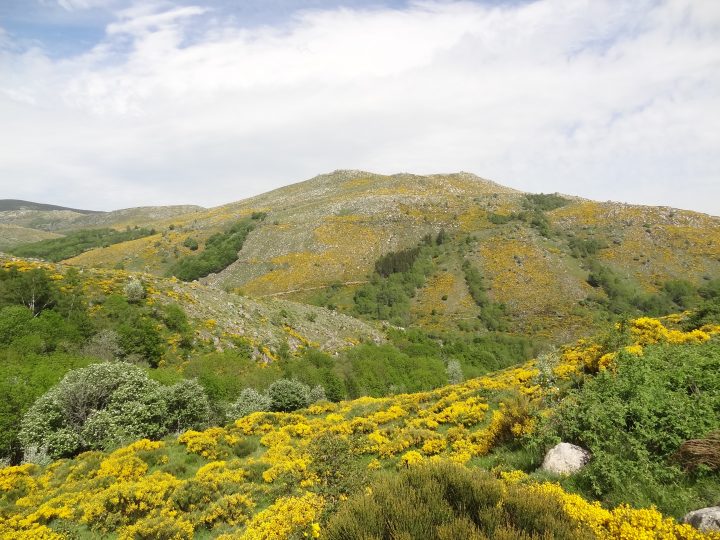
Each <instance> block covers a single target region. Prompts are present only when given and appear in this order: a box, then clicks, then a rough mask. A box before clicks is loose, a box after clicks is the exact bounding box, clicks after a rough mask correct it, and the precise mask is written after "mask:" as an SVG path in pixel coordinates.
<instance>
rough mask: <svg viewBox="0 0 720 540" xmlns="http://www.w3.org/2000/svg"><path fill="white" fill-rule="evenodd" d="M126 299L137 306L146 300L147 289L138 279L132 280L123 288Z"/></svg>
mask: <svg viewBox="0 0 720 540" xmlns="http://www.w3.org/2000/svg"><path fill="white" fill-rule="evenodd" d="M123 292H124V293H125V298H127V301H128V302H130V303H131V304H136V303H138V302H140V300H142V299H143V298H145V287H144V286H143V284H142V281H140V280H139V279H138V278H131V279H130V281H128V282H127V283H126V284H125V287H124V288H123Z"/></svg>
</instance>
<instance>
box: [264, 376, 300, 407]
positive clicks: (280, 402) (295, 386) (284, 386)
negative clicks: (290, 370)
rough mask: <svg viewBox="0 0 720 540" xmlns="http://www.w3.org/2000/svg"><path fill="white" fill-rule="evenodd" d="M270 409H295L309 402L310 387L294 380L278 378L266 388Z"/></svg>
mask: <svg viewBox="0 0 720 540" xmlns="http://www.w3.org/2000/svg"><path fill="white" fill-rule="evenodd" d="M267 396H268V397H269V398H270V409H271V410H273V411H285V412H287V411H296V410H297V409H302V408H304V407H307V406H308V405H309V404H310V387H309V386H308V385H306V384H303V383H301V382H300V381H296V380H289V379H279V380H277V381H275V382H274V383H272V384H271V385H270V386H269V387H268V389H267Z"/></svg>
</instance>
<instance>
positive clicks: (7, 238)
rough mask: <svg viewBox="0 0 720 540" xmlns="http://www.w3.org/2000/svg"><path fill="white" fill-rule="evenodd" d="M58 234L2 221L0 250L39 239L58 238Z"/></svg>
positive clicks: (0, 225) (0, 226)
mask: <svg viewBox="0 0 720 540" xmlns="http://www.w3.org/2000/svg"><path fill="white" fill-rule="evenodd" d="M60 236H61V235H59V234H56V233H51V232H48V231H41V230H38V229H30V228H28V227H20V226H18V225H7V224H4V223H2V224H0V251H3V250H6V249H8V248H11V247H14V246H18V245H20V244H29V243H31V242H39V241H40V240H48V239H51V238H59V237H60Z"/></svg>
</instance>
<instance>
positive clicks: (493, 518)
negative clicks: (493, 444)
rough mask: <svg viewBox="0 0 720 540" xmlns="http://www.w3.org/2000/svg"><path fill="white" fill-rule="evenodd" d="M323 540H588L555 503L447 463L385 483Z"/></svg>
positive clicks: (353, 504) (342, 511) (353, 502)
mask: <svg viewBox="0 0 720 540" xmlns="http://www.w3.org/2000/svg"><path fill="white" fill-rule="evenodd" d="M325 537H326V538H328V539H329V540H341V539H342V540H353V539H358V540H360V539H366V538H407V539H410V538H423V539H427V540H451V539H456V538H467V539H473V540H482V539H487V538H498V539H499V538H502V539H507V540H514V539H517V540H520V539H528V538H555V539H568V540H571V539H572V540H577V539H582V538H594V536H593V535H592V534H591V532H590V531H588V530H585V529H583V528H581V527H580V526H579V525H577V524H575V523H573V521H572V520H571V519H570V517H569V516H567V515H566V514H565V512H564V511H563V509H562V507H561V506H560V503H559V502H557V501H556V500H554V499H550V498H548V497H547V496H545V495H541V494H532V493H529V492H527V490H522V488H520V487H518V486H515V485H507V486H504V485H503V484H502V483H501V482H500V481H499V480H496V479H495V478H493V477H492V476H490V475H489V474H488V473H486V472H483V471H479V470H470V469H467V468H465V467H463V466H462V465H457V464H453V463H448V462H440V463H437V464H427V465H421V466H418V467H413V468H410V469H407V470H404V471H402V472H401V473H400V474H396V475H393V476H389V475H387V476H383V477H381V478H379V479H378V480H376V481H375V482H374V483H373V484H371V486H370V489H369V490H367V492H366V493H365V494H363V495H356V496H354V497H353V498H351V499H350V500H349V501H348V502H347V503H346V504H344V505H342V506H340V508H339V510H338V512H337V513H336V514H335V515H334V516H332V517H331V519H330V521H329V523H328V525H327V528H326V531H325Z"/></svg>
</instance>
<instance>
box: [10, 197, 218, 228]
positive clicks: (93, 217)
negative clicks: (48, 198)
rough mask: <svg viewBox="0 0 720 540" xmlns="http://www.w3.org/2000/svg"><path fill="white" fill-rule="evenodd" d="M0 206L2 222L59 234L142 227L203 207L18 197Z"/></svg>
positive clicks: (200, 209)
mask: <svg viewBox="0 0 720 540" xmlns="http://www.w3.org/2000/svg"><path fill="white" fill-rule="evenodd" d="M0 205H1V206H0V224H5V225H15V226H17V227H25V228H28V229H36V230H41V231H50V232H54V233H60V234H62V233H63V232H65V231H72V230H78V229H90V228H101V227H112V228H116V229H119V228H125V227H135V226H137V227H143V226H145V225H147V224H149V223H153V222H155V221H158V220H164V219H169V218H172V217H174V216H179V215H184V214H189V213H193V212H198V211H202V210H204V208H203V207H201V206H193V205H176V206H143V207H138V208H125V209H122V210H113V211H111V212H99V211H93V210H76V209H73V208H65V207H62V206H54V205H50V204H48V205H46V204H37V203H31V202H26V201H15V200H5V201H0ZM0 234H1V233H0Z"/></svg>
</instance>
